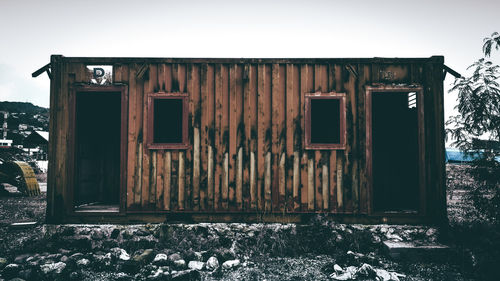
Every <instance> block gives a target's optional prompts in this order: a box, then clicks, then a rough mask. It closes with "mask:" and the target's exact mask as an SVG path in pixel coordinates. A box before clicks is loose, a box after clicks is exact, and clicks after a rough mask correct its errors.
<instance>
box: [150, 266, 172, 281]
mask: <svg viewBox="0 0 500 281" xmlns="http://www.w3.org/2000/svg"><path fill="white" fill-rule="evenodd" d="M169 277H170V273H169V271H168V270H167V271H165V270H163V267H160V268H158V269H156V271H154V272H153V274H151V275H149V276H148V277H147V279H146V280H155V281H156V280H170V278H169Z"/></svg>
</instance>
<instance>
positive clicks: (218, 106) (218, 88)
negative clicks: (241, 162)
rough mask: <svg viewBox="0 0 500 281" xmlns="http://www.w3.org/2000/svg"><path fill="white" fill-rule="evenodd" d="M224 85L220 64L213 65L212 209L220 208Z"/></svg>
mask: <svg viewBox="0 0 500 281" xmlns="http://www.w3.org/2000/svg"><path fill="white" fill-rule="evenodd" d="M223 87H224V81H223V75H222V66H221V65H220V64H216V65H215V127H214V133H215V144H214V148H215V151H214V161H215V165H214V168H215V170H214V184H215V186H214V209H216V210H219V209H221V202H220V199H221V186H222V183H221V181H222V178H221V177H222V167H223V157H224V150H223V147H222V145H223V141H222V133H223V131H222V115H223V110H222V104H223V101H222V99H223V93H222V91H223V90H222V88H223Z"/></svg>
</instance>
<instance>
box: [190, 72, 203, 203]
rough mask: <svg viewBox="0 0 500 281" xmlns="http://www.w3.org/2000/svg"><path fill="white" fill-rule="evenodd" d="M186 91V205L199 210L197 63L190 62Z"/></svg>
mask: <svg viewBox="0 0 500 281" xmlns="http://www.w3.org/2000/svg"><path fill="white" fill-rule="evenodd" d="M187 76H188V78H187V83H188V84H187V92H188V94H189V107H190V109H189V111H190V114H191V124H190V128H189V136H190V143H192V144H193V147H192V149H188V151H187V162H188V164H190V165H189V170H188V179H190V180H191V182H190V183H189V182H188V183H187V190H188V191H189V192H188V195H189V196H188V203H189V204H188V207H189V209H196V210H199V206H200V202H199V198H200V119H201V111H200V69H199V65H195V64H190V65H189V66H188V74H187Z"/></svg>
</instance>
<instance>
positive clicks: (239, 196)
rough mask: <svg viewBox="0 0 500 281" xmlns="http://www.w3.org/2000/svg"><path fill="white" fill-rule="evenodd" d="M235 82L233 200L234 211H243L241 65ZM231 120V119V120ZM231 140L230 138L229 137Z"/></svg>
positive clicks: (236, 71)
mask: <svg viewBox="0 0 500 281" xmlns="http://www.w3.org/2000/svg"><path fill="white" fill-rule="evenodd" d="M235 80H236V83H235V84H236V101H235V104H236V106H235V108H236V114H235V115H236V116H235V118H236V120H237V121H236V149H237V159H236V160H235V166H236V175H235V177H236V178H235V183H236V186H235V189H236V190H235V193H236V194H235V197H236V198H235V200H236V209H237V210H240V211H241V210H243V147H244V139H245V126H244V120H243V116H244V102H243V95H244V89H243V65H240V64H237V65H235ZM231 120H232V119H231ZM231 138H232V137H231Z"/></svg>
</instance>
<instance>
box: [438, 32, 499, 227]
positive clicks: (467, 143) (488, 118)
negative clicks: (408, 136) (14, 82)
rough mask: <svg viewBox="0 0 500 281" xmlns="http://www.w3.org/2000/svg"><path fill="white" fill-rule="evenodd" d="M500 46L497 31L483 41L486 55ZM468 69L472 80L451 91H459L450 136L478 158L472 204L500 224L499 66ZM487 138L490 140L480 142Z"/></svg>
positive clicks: (485, 64) (472, 170) (462, 81)
mask: <svg viewBox="0 0 500 281" xmlns="http://www.w3.org/2000/svg"><path fill="white" fill-rule="evenodd" d="M499 47H500V35H499V34H498V33H497V32H494V33H493V34H492V35H491V37H488V38H485V39H484V45H483V53H484V55H485V57H489V56H490V55H491V50H492V49H495V50H498V49H499ZM468 69H472V70H473V72H472V74H471V75H470V76H469V77H460V78H457V79H456V80H455V82H454V85H453V87H452V89H451V90H450V92H458V105H457V106H456V109H457V110H458V112H459V115H456V116H453V117H451V118H450V119H449V120H448V121H447V122H446V125H447V130H446V131H447V135H450V136H451V138H452V139H453V140H454V142H453V144H454V145H456V146H457V147H459V148H460V149H461V150H463V151H465V152H467V153H471V154H474V155H479V159H478V160H477V161H475V162H474V163H473V165H472V166H471V168H470V173H471V175H472V176H473V177H474V180H475V181H476V183H477V184H476V185H475V186H474V187H472V188H473V192H472V193H471V194H472V198H471V199H472V201H473V203H474V205H475V207H476V208H477V209H478V210H480V211H481V212H482V213H483V214H484V215H485V216H486V217H487V220H488V221H490V222H492V223H495V224H496V223H499V222H500V208H499V207H500V164H499V163H498V162H497V161H495V157H496V156H498V155H500V66H499V65H497V64H494V63H493V62H491V61H489V60H487V59H485V58H481V59H479V60H478V61H476V62H475V63H473V64H472V65H471V66H469V68H468ZM480 138H481V139H484V138H488V140H480Z"/></svg>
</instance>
